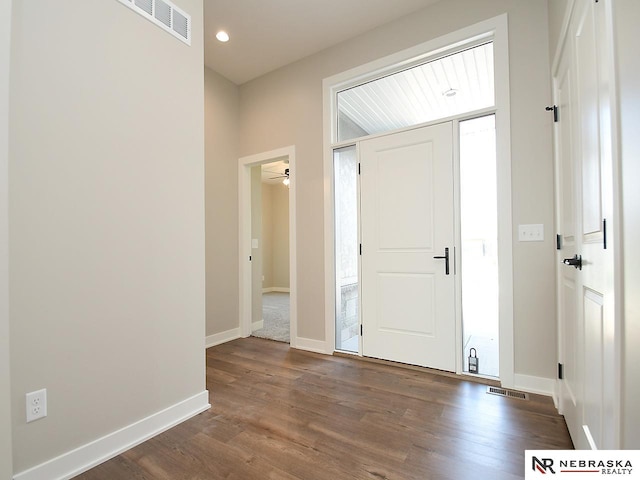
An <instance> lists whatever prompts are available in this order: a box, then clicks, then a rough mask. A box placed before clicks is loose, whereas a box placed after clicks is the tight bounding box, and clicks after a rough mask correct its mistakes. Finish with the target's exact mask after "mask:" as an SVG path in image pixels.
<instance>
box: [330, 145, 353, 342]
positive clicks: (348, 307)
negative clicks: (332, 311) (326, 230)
mask: <svg viewBox="0 0 640 480" xmlns="http://www.w3.org/2000/svg"><path fill="white" fill-rule="evenodd" d="M333 156H334V171H335V179H334V189H335V222H336V223H335V232H336V235H335V251H336V266H335V272H336V281H335V288H336V306H335V308H336V339H335V341H336V350H341V351H344V352H351V353H358V352H359V351H360V343H359V342H360V317H359V307H360V292H359V285H360V282H359V280H358V279H359V277H360V272H359V260H358V257H359V243H358V238H359V236H360V235H359V225H360V220H359V217H360V215H359V213H358V210H359V201H358V199H359V188H358V156H357V150H356V146H355V145H350V146H348V147H344V148H338V149H336V150H334V153H333Z"/></svg>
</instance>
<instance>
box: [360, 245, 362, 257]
mask: <svg viewBox="0 0 640 480" xmlns="http://www.w3.org/2000/svg"><path fill="white" fill-rule="evenodd" d="M360 255H362V244H360Z"/></svg>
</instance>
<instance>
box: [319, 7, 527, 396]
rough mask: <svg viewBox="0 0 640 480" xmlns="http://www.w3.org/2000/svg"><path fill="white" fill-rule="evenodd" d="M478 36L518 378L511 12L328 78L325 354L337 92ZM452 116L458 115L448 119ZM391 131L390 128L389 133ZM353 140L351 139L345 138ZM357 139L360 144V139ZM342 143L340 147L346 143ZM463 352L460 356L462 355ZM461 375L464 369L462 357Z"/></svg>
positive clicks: (504, 294) (505, 303) (506, 354)
mask: <svg viewBox="0 0 640 480" xmlns="http://www.w3.org/2000/svg"><path fill="white" fill-rule="evenodd" d="M479 38H488V39H491V38H492V39H493V42H494V62H495V64H494V67H495V92H496V99H495V100H496V105H495V108H496V135H497V136H496V152H497V170H498V205H500V209H499V211H498V249H499V256H498V262H499V285H500V302H499V312H500V380H501V381H502V385H503V386H504V387H506V388H512V387H513V386H514V381H515V372H514V370H515V365H514V364H515V359H514V337H513V226H512V223H513V222H512V207H511V127H510V125H511V113H510V93H509V42H508V38H509V37H508V22H507V14H503V15H499V16H497V17H494V18H491V19H488V20H485V21H482V22H479V23H477V24H474V25H471V26H469V27H466V28H463V29H461V30H458V31H455V32H452V33H449V34H447V35H444V36H442V37H438V38H435V39H433V40H430V41H428V42H425V43H423V44H420V45H417V46H415V47H412V48H409V49H406V50H403V51H401V52H398V53H395V54H393V55H389V56H387V57H384V58H381V59H379V60H376V61H373V62H370V63H367V64H365V65H361V66H359V67H356V68H353V69H351V70H348V71H346V72H342V73H339V74H337V75H334V76H332V77H329V78H325V79H324V80H323V112H324V118H323V135H324V141H323V143H324V259H325V289H324V290H325V343H326V353H332V352H333V351H334V350H335V301H336V299H335V288H334V287H335V285H334V281H335V252H334V211H333V199H334V189H333V149H334V147H336V146H337V145H336V137H335V128H334V126H335V122H336V118H337V114H336V112H337V108H336V93H337V92H338V91H339V90H341V89H343V88H346V87H347V86H353V85H355V84H358V83H362V82H364V81H365V80H370V79H372V78H374V77H376V76H381V75H382V74H383V73H385V72H389V71H393V70H396V69H397V68H398V67H399V66H406V65H408V64H411V63H412V62H415V61H416V59H424V58H427V57H429V56H430V55H432V54H434V53H435V52H443V51H446V50H449V49H451V48H454V47H456V46H460V45H464V44H466V43H467V42H470V41H477V39H479ZM447 120H453V119H447ZM389 133H391V132H389ZM346 143H348V142H346ZM353 143H357V142H356V141H355V140H354V141H353ZM344 144H345V142H342V143H341V144H340V146H344ZM458 356H460V355H458ZM458 362H459V367H458V368H457V371H458V373H461V371H462V361H461V358H460V359H459V360H458Z"/></svg>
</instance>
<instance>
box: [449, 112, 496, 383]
mask: <svg viewBox="0 0 640 480" xmlns="http://www.w3.org/2000/svg"><path fill="white" fill-rule="evenodd" d="M459 131H460V244H461V252H460V257H461V258H460V270H461V271H460V274H461V284H462V288H461V290H462V292H461V293H462V334H463V343H462V344H463V361H464V369H463V370H464V372H465V373H478V374H481V375H487V376H491V377H499V376H500V375H499V373H500V366H499V361H498V360H499V358H500V357H499V334H500V332H499V327H500V324H499V311H498V298H499V297H498V292H499V290H498V199H497V185H496V127H495V115H487V116H484V117H478V118H473V119H470V120H465V121H462V122H460V124H459ZM472 349H473V351H472ZM471 354H473V356H474V357H476V358H477V360H473V358H472V359H469V356H470V355H471ZM469 361H471V363H472V366H471V368H470V366H469Z"/></svg>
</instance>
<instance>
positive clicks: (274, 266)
mask: <svg viewBox="0 0 640 480" xmlns="http://www.w3.org/2000/svg"><path fill="white" fill-rule="evenodd" d="M276 177H277V178H276ZM285 180H286V183H283V182H284V181H285ZM238 183H239V192H240V199H239V200H240V202H239V212H238V216H239V238H240V245H239V267H240V275H239V277H240V278H239V287H240V305H239V311H240V335H241V336H243V337H248V336H250V335H252V334H253V335H255V336H259V337H263V338H269V339H272V340H278V341H283V342H289V343H290V344H291V346H292V347H295V346H296V339H297V297H296V292H297V288H296V233H295V232H296V223H295V218H296V215H295V212H296V204H295V147H294V146H289V147H285V148H281V149H277V150H272V151H269V152H264V153H259V154H256V155H251V156H247V157H242V158H240V160H239V165H238Z"/></svg>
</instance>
